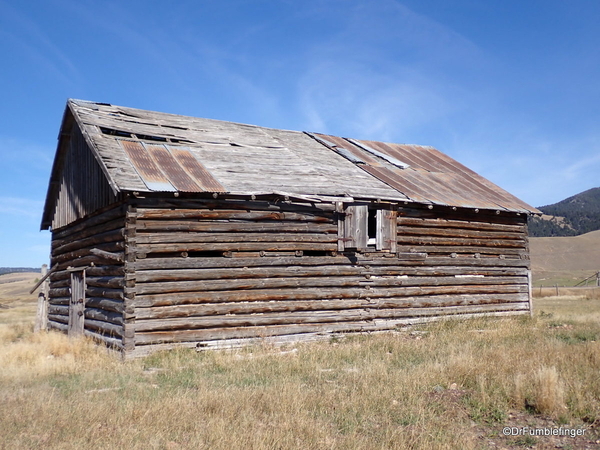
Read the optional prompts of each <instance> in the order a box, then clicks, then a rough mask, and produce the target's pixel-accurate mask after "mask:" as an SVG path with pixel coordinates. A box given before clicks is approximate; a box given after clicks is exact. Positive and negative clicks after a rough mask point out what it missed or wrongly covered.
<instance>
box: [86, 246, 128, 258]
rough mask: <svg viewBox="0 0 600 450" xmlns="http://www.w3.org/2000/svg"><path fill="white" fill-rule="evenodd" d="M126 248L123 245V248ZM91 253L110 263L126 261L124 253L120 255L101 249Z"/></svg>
mask: <svg viewBox="0 0 600 450" xmlns="http://www.w3.org/2000/svg"><path fill="white" fill-rule="evenodd" d="M124 247H125V246H124V245H123V248H124ZM90 253H91V254H92V255H94V256H98V257H99V258H101V259H104V260H108V261H116V262H121V261H123V260H124V255H123V252H120V253H113V252H110V251H106V250H102V249H99V248H93V249H91V250H90Z"/></svg>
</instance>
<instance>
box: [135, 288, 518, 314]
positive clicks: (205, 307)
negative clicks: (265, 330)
mask: <svg viewBox="0 0 600 450" xmlns="http://www.w3.org/2000/svg"><path fill="white" fill-rule="evenodd" d="M514 302H527V295H526V294H480V295H431V296H418V297H403V298H370V299H365V298H352V299H347V300H304V301H302V300H293V301H275V302H274V301H269V302H234V303H209V304H191V305H176V306H161V307H152V308H137V309H136V312H135V318H136V320H146V319H165V318H177V317H193V316H214V315H226V314H256V313H271V312H293V311H320V310H342V309H359V308H362V309H364V308H371V309H386V308H388V309H391V308H411V307H413V308H420V307H430V306H437V307H446V306H460V305H485V304H498V303H514Z"/></svg>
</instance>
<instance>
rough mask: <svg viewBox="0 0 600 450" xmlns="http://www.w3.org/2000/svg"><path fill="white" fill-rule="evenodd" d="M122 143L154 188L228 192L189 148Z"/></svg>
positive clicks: (133, 162)
mask: <svg viewBox="0 0 600 450" xmlns="http://www.w3.org/2000/svg"><path fill="white" fill-rule="evenodd" d="M119 142H120V143H121V146H122V147H123V149H124V150H125V152H126V154H127V156H128V157H129V159H130V161H131V163H132V164H133V166H134V168H135V170H136V171H137V173H138V174H139V175H140V177H141V179H142V180H143V182H144V184H145V185H146V186H147V187H148V189H149V190H151V191H157V192H174V191H180V192H226V190H225V188H224V187H223V186H222V185H221V183H219V182H218V181H217V180H216V179H215V178H214V177H213V176H212V175H211V173H210V172H209V171H208V170H206V169H205V168H204V166H202V164H201V163H200V162H199V161H198V160H197V159H196V158H195V157H194V155H192V153H191V152H190V150H189V149H183V148H177V147H174V146H172V145H166V144H150V143H146V142H137V141H129V140H119Z"/></svg>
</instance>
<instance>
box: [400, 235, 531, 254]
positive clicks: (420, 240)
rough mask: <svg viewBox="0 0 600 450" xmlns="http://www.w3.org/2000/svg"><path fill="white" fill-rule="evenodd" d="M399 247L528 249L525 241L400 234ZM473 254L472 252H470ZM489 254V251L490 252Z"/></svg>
mask: <svg viewBox="0 0 600 450" xmlns="http://www.w3.org/2000/svg"><path fill="white" fill-rule="evenodd" d="M398 244H399V245H437V246H442V245H448V246H464V247H468V246H478V247H493V248H501V249H504V248H518V249H523V250H525V248H526V247H527V242H526V241H525V240H524V239H475V238H471V237H468V238H458V237H441V236H407V235H404V234H398ZM469 253H472V251H469ZM488 253H489V250H488Z"/></svg>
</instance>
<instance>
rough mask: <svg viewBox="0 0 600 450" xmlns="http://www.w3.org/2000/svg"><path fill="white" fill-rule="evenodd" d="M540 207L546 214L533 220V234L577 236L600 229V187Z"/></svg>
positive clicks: (537, 235)
mask: <svg viewBox="0 0 600 450" xmlns="http://www.w3.org/2000/svg"><path fill="white" fill-rule="evenodd" d="M538 209H539V210H540V211H542V212H543V213H544V215H543V216H542V217H541V218H539V217H535V218H533V219H532V220H531V222H530V225H529V233H530V235H531V236H535V237H550V236H577V235H580V234H584V233H589V232H590V231H594V230H600V188H593V189H589V190H587V191H585V192H582V193H580V194H577V195H574V196H572V197H569V198H567V199H565V200H562V201H560V202H558V203H555V204H553V205H546V206H541V207H539V208H538Z"/></svg>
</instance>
